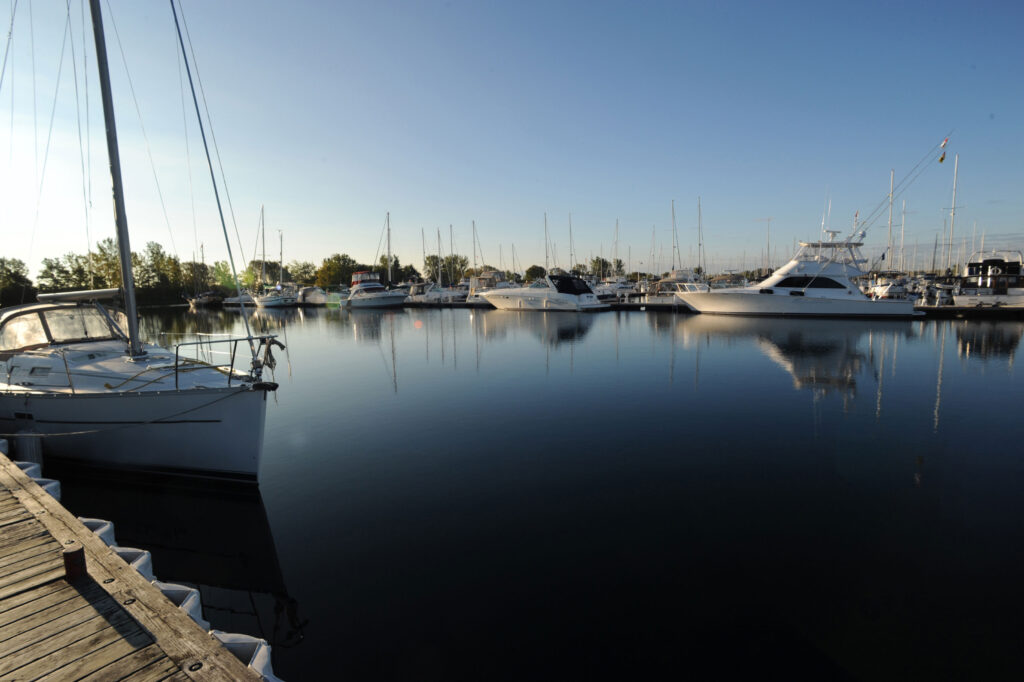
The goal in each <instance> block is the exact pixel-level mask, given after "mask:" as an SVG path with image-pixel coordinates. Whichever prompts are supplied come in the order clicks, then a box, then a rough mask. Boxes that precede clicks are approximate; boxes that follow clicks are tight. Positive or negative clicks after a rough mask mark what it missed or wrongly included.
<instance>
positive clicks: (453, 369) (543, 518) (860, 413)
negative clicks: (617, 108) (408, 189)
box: [63, 310, 1024, 681]
mask: <svg viewBox="0 0 1024 682" xmlns="http://www.w3.org/2000/svg"><path fill="white" fill-rule="evenodd" d="M238 319H239V318H238V317H237V315H236V316H234V317H232V316H231V315H229V314H227V313H219V312H214V313H208V314H203V315H198V316H197V315H190V314H188V313H184V312H181V313H173V314H166V313H165V314H160V315H157V314H151V315H150V316H148V317H147V319H146V320H145V321H144V322H145V328H146V329H147V330H149V332H150V334H153V333H155V330H157V329H161V328H162V329H165V330H170V331H172V332H177V333H182V332H191V331H195V330H196V329H197V328H198V329H201V330H203V331H207V332H213V333H219V332H226V331H236V332H237V331H239V329H240V327H239V326H238V325H237V322H238ZM254 320H255V322H256V324H257V326H258V327H259V328H262V329H268V330H276V332H277V333H278V334H280V338H281V339H282V340H283V341H284V342H285V343H286V344H287V346H288V351H287V353H278V365H277V369H276V372H275V374H276V380H277V381H278V382H279V383H280V384H281V386H280V389H279V390H278V392H277V399H276V402H274V403H272V404H271V405H270V406H269V408H268V411H267V429H266V446H265V454H264V461H263V468H262V476H261V479H262V482H261V485H260V488H259V492H256V493H251V494H228V493H227V492H225V491H220V490H214V491H204V490H191V489H188V490H186V489H180V488H169V487H156V486H154V487H146V486H135V485H132V486H125V485H122V484H120V483H119V482H116V481H110V480H109V479H108V480H103V481H100V480H91V479H90V478H88V477H83V478H81V479H80V480H75V479H73V480H70V481H68V480H65V481H63V484H64V489H65V503H66V504H67V506H68V507H69V508H71V509H72V511H75V512H76V513H79V514H83V515H95V516H103V517H105V518H109V519H111V520H113V521H115V523H116V526H117V533H118V540H119V541H120V542H121V544H132V545H135V546H140V547H144V548H148V549H151V550H152V551H153V553H154V569H155V572H156V574H157V576H158V577H160V578H161V579H166V580H178V581H182V582H190V583H193V584H197V585H199V586H201V589H202V592H203V602H204V606H205V607H206V617H207V618H209V619H210V621H211V622H212V623H213V625H214V627H219V628H221V629H226V630H230V631H240V632H247V633H249V634H257V635H260V636H263V637H265V638H267V639H268V640H270V641H271V643H272V644H273V645H274V650H273V661H274V668H275V670H276V672H277V673H278V674H279V675H280V676H281V677H282V678H284V679H286V680H292V681H295V680H316V679H328V678H330V679H349V680H380V679H403V680H404V679H417V680H419V679H531V680H532V679H553V678H557V679H566V678H569V679H581V678H583V679H586V678H594V677H599V676H601V677H617V678H623V679H651V678H668V677H671V678H679V677H684V676H689V677H696V678H698V679H708V678H721V679H728V678H735V677H736V676H737V675H740V676H744V677H747V678H750V679H795V678H812V679H853V680H876V679H893V680H897V679H898V680H906V679H940V678H943V679H945V678H968V677H969V678H971V679H1013V678H1020V676H1021V674H1022V672H1024V616H1022V615H1021V613H1022V610H1021V609H1022V606H1024V581H1022V578H1021V576H1022V575H1024V503H1022V495H1021V493H1022V490H1024V457H1022V452H1021V445H1020V443H1021V436H1022V433H1024V429H1022V426H1021V398H1022V396H1024V391H1022V390H1021V383H1020V381H1019V379H1018V377H1017V376H1016V369H1015V367H1014V364H1015V357H1016V352H1017V348H1018V345H1019V343H1020V339H1021V334H1022V331H1024V324H1021V323H1016V322H1000V323H991V322H986V323H968V322H960V321H956V322H949V321H940V322H926V321H913V322H910V321H907V322H864V321H837V320H829V321H824V320H811V321H787V320H770V319H729V318H716V317H711V316H685V315H672V314H663V313H642V312H640V313H599V314H589V315H578V314H572V313H513V312H501V311H487V312H479V311H468V310H444V311H438V310H406V311H398V312H389V313H379V312H372V311H354V312H342V311H337V310H314V311H286V312H280V313H277V314H273V313H271V314H267V313H265V312H259V313H258V314H257V316H256V317H254ZM197 325H198V326H197ZM167 338H178V337H167ZM165 343H166V340H165Z"/></svg>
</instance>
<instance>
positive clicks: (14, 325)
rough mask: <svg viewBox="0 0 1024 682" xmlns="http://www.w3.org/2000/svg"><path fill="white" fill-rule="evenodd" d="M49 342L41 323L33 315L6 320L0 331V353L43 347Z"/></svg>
mask: <svg viewBox="0 0 1024 682" xmlns="http://www.w3.org/2000/svg"><path fill="white" fill-rule="evenodd" d="M49 342H50V340H49V339H47V338H46V330H45V329H43V321H42V320H40V319H39V316H38V315H36V314H34V313H33V314H30V315H20V316H19V317H15V318H14V319H13V320H8V321H7V324H5V325H4V328H3V330H0V351H5V350H8V351H9V350H18V349H20V348H31V347H33V346H45V345H46V344H48V343H49Z"/></svg>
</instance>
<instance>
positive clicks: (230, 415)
mask: <svg viewBox="0 0 1024 682" xmlns="http://www.w3.org/2000/svg"><path fill="white" fill-rule="evenodd" d="M90 7H91V11H92V19H93V32H94V36H95V40H96V52H97V66H98V68H99V72H100V86H101V91H102V97H103V111H104V118H105V123H106V130H107V151H108V154H109V156H110V169H111V180H112V186H113V195H114V205H115V212H114V214H115V221H116V227H117V243H118V249H119V253H120V261H121V278H122V282H123V295H124V301H125V311H124V312H120V311H117V310H115V309H112V308H109V307H107V306H105V305H103V303H102V301H104V300H108V299H110V298H113V297H114V296H115V295H117V294H118V293H119V292H118V290H117V289H106V290H96V291H84V292H65V293H60V294H49V295H41V296H39V300H40V302H39V303H32V304H27V305H20V306H15V307H11V308H6V309H4V310H3V311H2V313H0V429H2V431H4V432H5V433H6V434H8V435H19V436H22V437H24V438H33V437H38V438H39V439H40V440H41V445H42V448H41V449H42V452H43V454H44V456H46V457H47V458H53V457H58V458H66V459H69V460H74V461H77V462H84V463H89V464H95V465H103V466H110V467H117V468H123V469H136V470H144V471H150V472H173V473H178V474H191V475H199V476H206V477H214V478H228V479H240V480H255V479H256V478H257V476H258V474H259V464H260V457H261V454H262V450H263V425H264V420H265V416H266V402H267V393H268V392H271V391H274V390H276V389H277V384H274V383H272V382H268V381H263V380H262V370H263V367H264V366H269V367H273V358H272V356H271V354H270V348H271V346H272V345H274V344H276V345H280V344H278V343H277V342H276V340H274V337H273V336H260V337H253V336H252V335H249V336H248V337H245V338H240V339H224V340H221V341H217V342H214V343H220V344H224V345H223V348H224V349H225V350H226V351H228V354H229V355H230V356H231V358H232V360H231V364H229V365H226V366H214V365H211V364H209V363H206V362H202V361H199V360H198V359H189V358H188V356H189V355H191V354H192V352H193V351H195V350H196V349H198V348H199V347H200V342H194V343H181V344H178V345H177V346H175V348H174V349H172V350H168V349H165V348H160V347H157V346H154V345H150V344H144V343H142V341H141V339H140V337H139V327H138V313H137V310H136V304H135V286H134V275H133V273H132V265H131V246H130V243H129V238H128V224H127V220H126V218H125V203H124V193H123V188H122V183H121V169H120V159H119V154H118V145H117V131H116V126H115V121H114V110H113V103H112V98H111V92H110V81H109V75H108V72H107V55H106V47H105V42H104V37H103V24H102V17H101V13H100V6H99V0H91V2H90ZM186 66H187V61H186ZM214 190H215V191H216V187H215V188H214ZM243 317H244V316H243ZM201 343H202V344H203V345H204V346H205V345H207V344H208V342H206V341H203V342H201ZM239 346H242V347H243V348H244V347H245V346H248V347H249V349H250V351H251V353H252V359H251V365H250V368H249V369H248V371H240V370H237V369H235V368H234V366H233V364H234V358H235V352H234V351H235V350H236V349H237V348H238V347H239Z"/></svg>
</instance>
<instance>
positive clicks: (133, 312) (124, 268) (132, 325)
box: [89, 0, 146, 358]
mask: <svg viewBox="0 0 1024 682" xmlns="http://www.w3.org/2000/svg"><path fill="white" fill-rule="evenodd" d="M89 10H90V11H91V12H92V32H93V37H94V38H95V40H96V66H97V68H98V70H99V76H100V92H101V93H102V96H103V120H104V123H105V124H106V129H107V155H108V157H109V159H110V179H111V184H112V185H113V194H114V224H115V226H116V227H117V249H118V254H119V256H120V258H121V286H122V288H123V289H124V307H125V314H126V315H127V317H128V354H129V356H131V357H132V358H136V357H142V356H144V355H145V354H146V352H145V351H144V350H142V343H141V342H140V341H139V313H138V306H137V305H136V303H135V275H134V274H133V273H132V247H131V243H130V242H129V241H128V218H127V217H126V215H125V210H124V186H123V185H122V183H121V156H120V154H119V153H118V149H117V125H116V123H115V122H114V99H113V97H112V96H111V93H110V71H109V68H108V65H107V43H106V39H105V38H104V36H103V16H102V14H101V12H100V2H99V0H89Z"/></svg>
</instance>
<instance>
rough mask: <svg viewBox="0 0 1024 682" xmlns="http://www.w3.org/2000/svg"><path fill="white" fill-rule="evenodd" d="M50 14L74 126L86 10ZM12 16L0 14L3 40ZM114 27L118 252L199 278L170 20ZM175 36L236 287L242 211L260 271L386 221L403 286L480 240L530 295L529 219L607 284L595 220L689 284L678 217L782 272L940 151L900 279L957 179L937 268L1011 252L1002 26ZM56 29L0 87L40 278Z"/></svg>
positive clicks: (20, 238) (857, 6) (540, 237)
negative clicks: (516, 272) (124, 240)
mask: <svg viewBox="0 0 1024 682" xmlns="http://www.w3.org/2000/svg"><path fill="white" fill-rule="evenodd" d="M72 5H73V8H72V20H71V25H72V35H73V37H74V41H75V46H76V47H75V53H76V57H77V60H78V74H79V101H81V102H82V105H83V106H84V97H85V90H86V83H85V81H84V80H83V73H84V72H83V71H82V66H81V61H82V52H83V50H82V34H81V32H82V18H81V7H80V5H79V0H74V1H73V2H72ZM10 8H11V3H10V0H8V2H5V3H3V4H2V5H0V13H2V14H0V16H2V17H4V18H3V23H4V26H5V29H6V25H7V23H8V22H9V18H10V15H11V11H10ZM109 8H110V10H112V17H111V16H110V15H109V14H108V15H107V32H108V44H109V45H110V47H109V50H110V53H111V59H112V70H113V78H114V88H115V91H116V108H117V115H118V125H119V129H120V133H121V137H122V156H123V162H124V167H125V171H124V172H125V177H126V192H127V195H128V202H129V203H128V219H129V223H130V226H131V231H132V245H133V248H134V250H136V251H139V250H141V249H142V248H143V247H144V245H145V243H146V242H147V241H158V242H160V243H162V244H163V245H164V246H165V247H166V248H167V249H168V250H173V251H175V252H176V253H177V254H178V255H179V256H180V257H182V258H183V259H191V258H192V253H193V252H194V251H196V250H197V249H196V246H195V243H196V241H197V239H198V241H201V242H203V243H204V244H205V248H206V259H207V262H211V261H213V260H216V259H223V258H225V256H226V250H225V247H224V240H223V238H222V237H221V236H220V235H219V225H218V224H217V219H216V215H215V213H214V212H213V210H212V209H211V203H210V189H209V180H208V175H207V172H206V170H205V168H204V167H203V166H202V165H201V164H200V157H201V150H200V149H199V146H198V133H197V131H196V129H195V127H194V125H192V124H191V123H190V128H189V131H188V137H187V140H188V151H189V153H190V156H191V160H192V173H191V177H192V183H193V186H194V190H192V191H190V189H189V173H188V165H187V163H186V136H185V132H184V124H183V116H182V90H181V87H180V84H179V70H178V66H177V56H176V52H175V49H176V43H175V41H176V37H175V34H174V26H173V19H172V17H171V14H170V8H169V5H168V3H167V2H157V1H155V0H154V1H149V0H131V1H129V0H110V3H109ZM30 10H31V14H30ZM106 10H107V6H105V11H106ZM184 13H185V17H186V19H187V21H188V26H189V29H190V31H191V37H192V42H193V47H194V50H195V53H196V58H197V62H198V69H199V72H200V74H201V76H202V83H203V86H204V89H205V92H206V95H207V100H208V104H209V108H210V112H211V115H212V117H213V131H214V133H215V135H216V138H217V142H218V144H219V148H220V152H221V156H222V160H223V164H224V169H225V172H226V175H227V180H228V189H229V191H230V195H231V200H232V204H233V206H234V212H235V216H236V220H237V224H238V230H239V232H240V233H241V237H242V241H243V243H244V245H245V250H246V251H247V253H245V254H244V256H242V257H241V258H240V259H239V260H240V261H244V260H247V259H248V258H249V257H251V255H252V252H251V250H252V246H253V244H254V243H255V240H256V227H257V222H258V215H259V207H260V205H261V204H264V205H265V206H266V212H267V227H268V233H267V234H268V251H270V252H272V253H273V256H274V257H276V254H277V230H278V229H280V230H283V233H284V252H285V253H284V258H285V261H291V260H296V259H298V260H309V261H314V262H316V263H319V261H320V259H321V258H323V257H326V256H328V255H330V254H331V253H342V252H343V253H348V254H350V255H351V256H353V257H354V258H356V259H357V260H361V261H370V260H372V259H373V258H374V256H375V255H376V254H378V244H379V240H380V236H381V228H382V226H383V223H384V215H385V212H387V211H390V212H391V224H392V229H393V233H392V238H393V245H394V251H395V253H396V254H397V255H398V256H399V258H400V259H401V261H402V262H403V263H409V262H411V263H413V264H416V265H419V264H420V263H421V261H422V255H421V236H420V235H421V229H425V230H426V232H427V241H428V250H432V249H433V248H436V247H434V245H435V244H436V230H437V229H438V228H441V229H442V230H443V233H444V241H445V250H446V251H447V249H448V245H447V244H448V226H449V225H450V224H451V225H453V226H454V231H455V241H456V251H458V252H459V253H463V254H466V255H469V253H470V250H471V231H470V224H471V221H472V220H475V221H476V224H477V231H478V234H479V236H480V241H481V244H482V248H483V251H484V254H485V256H486V258H487V260H488V262H490V263H492V264H494V265H497V264H498V262H497V261H498V254H499V245H500V246H501V248H502V254H503V256H504V265H505V267H506V268H508V267H510V266H511V248H512V245H513V244H514V245H515V249H516V253H517V263H518V265H519V269H524V268H525V267H526V266H528V265H530V264H533V263H543V259H544V231H543V224H544V223H543V221H544V213H545V212H547V215H548V224H549V229H550V233H551V241H552V242H554V244H555V246H556V249H557V254H558V257H559V258H558V260H559V261H561V264H562V265H568V259H569V232H568V220H569V214H570V212H571V213H572V223H573V234H574V239H575V244H576V254H577V260H582V259H585V258H588V257H590V256H592V255H597V254H598V253H599V252H600V253H603V254H604V256H605V257H610V255H611V253H612V249H613V240H614V232H615V222H616V219H618V220H619V221H620V226H621V227H620V234H619V245H618V253H619V257H620V258H622V259H623V260H625V259H626V258H627V255H630V256H631V261H632V263H631V264H632V265H633V267H634V268H636V267H638V264H639V263H640V262H641V261H642V262H644V263H645V265H643V266H642V267H643V269H645V270H649V269H651V268H650V267H649V266H650V260H651V258H650V254H651V244H652V228H653V231H654V242H655V252H656V253H655V256H656V260H657V265H658V269H659V270H666V269H668V266H669V264H670V259H671V253H670V250H671V242H672V234H671V214H670V202H671V201H672V200H673V199H674V200H675V201H676V213H677V223H678V230H679V241H680V250H681V253H682V257H683V260H684V262H686V263H687V264H692V260H693V257H691V254H694V253H695V251H696V222H697V215H696V214H697V210H696V204H697V197H698V196H700V197H701V200H702V203H703V214H704V233H705V240H706V245H707V250H708V253H709V255H710V261H711V262H710V265H711V268H712V269H721V268H727V267H728V268H735V267H740V266H741V265H746V266H747V267H752V266H756V265H758V264H760V263H762V262H763V259H764V255H763V251H764V249H765V243H766V227H767V223H766V222H764V221H763V219H764V218H767V217H771V218H772V223H771V231H772V245H773V251H774V252H775V254H774V258H773V260H774V261H775V264H776V265H778V264H781V262H784V261H785V260H786V258H787V256H788V255H789V254H790V252H791V250H792V246H793V242H794V240H797V239H808V238H816V237H817V234H818V230H819V226H820V223H821V217H822V210H823V207H824V204H825V200H826V197H827V196H828V197H831V200H832V213H831V225H832V226H833V227H835V228H838V229H842V230H844V232H845V231H846V230H848V228H849V227H850V225H851V224H852V221H853V216H854V212H855V211H860V216H861V217H864V216H865V215H867V214H868V213H870V211H871V209H873V208H874V207H875V206H876V205H877V204H878V203H879V202H880V201H882V200H883V198H884V197H885V195H886V193H887V192H888V186H889V171H890V169H894V170H895V175H896V180H897V182H898V181H899V180H900V179H901V178H902V177H903V176H904V175H905V174H906V173H907V172H909V171H910V170H911V167H912V166H913V165H914V164H915V163H917V162H918V160H920V159H921V158H922V156H924V155H925V153H926V152H927V150H928V149H930V148H931V147H932V146H933V145H935V144H937V143H938V142H939V141H941V140H942V138H943V137H944V136H945V135H946V134H947V133H949V132H950V131H952V138H951V140H950V143H949V147H948V152H949V154H948V156H947V160H946V162H945V163H944V164H942V165H939V164H937V163H935V162H934V161H932V162H930V164H929V168H928V169H927V170H926V171H925V172H924V173H923V174H922V175H921V176H920V178H919V179H918V180H917V181H916V182H915V183H914V184H913V185H912V186H911V187H910V188H909V189H908V190H907V191H906V192H905V193H904V194H903V195H902V196H901V197H900V200H902V199H905V200H906V201H907V216H906V243H907V247H906V248H907V251H908V257H909V252H910V250H911V249H912V248H913V245H914V244H917V245H918V247H919V249H920V253H921V254H922V255H920V256H919V258H920V259H922V260H923V259H924V255H923V254H924V253H925V252H927V253H928V254H929V259H930V253H931V249H932V245H933V240H934V239H935V236H936V235H937V234H939V233H941V232H942V231H943V226H944V221H945V220H946V219H947V218H948V215H949V207H950V204H951V193H952V184H953V163H952V162H953V156H954V155H955V154H959V155H960V166H959V187H958V195H957V205H958V209H957V215H956V242H957V249H959V248H960V245H961V243H962V240H963V239H966V241H967V249H968V250H969V249H970V243H971V238H972V234H976V237H975V240H976V244H977V243H980V240H981V235H982V234H983V233H984V234H985V235H986V239H987V242H986V246H989V245H998V246H1012V247H1013V248H1024V192H1022V189H1024V170H1022V163H1024V87H1022V86H1021V83H1024V41H1021V40H1020V35H1021V34H1022V31H1024V6H1021V5H1019V4H1018V3H1009V2H1000V3H963V2H959V3H952V2H942V3H936V2H929V3H866V2H855V3H854V2H850V3H841V4H839V3H820V2H806V3H803V2H800V3H797V2H789V3H760V2H746V3H726V2H697V3H693V2H690V3H686V2H665V3H657V2H641V3H637V2H616V3H610V2H572V3H569V2H550V1H549V2H484V1H473V2H462V1H453V2H384V1H373V2H370V1H367V2H356V3H352V2H286V3H282V2H266V1H255V2H240V1H238V2H236V1H227V0H224V1H217V2H195V1H187V0H186V1H185V2H184ZM111 20H113V22H116V25H117V29H118V33H119V35H120V38H121V41H122V46H123V49H124V52H125V55H126V57H127V60H128V65H129V69H130V73H131V77H132V79H133V82H134V85H135V90H136V95H137V98H138V104H139V107H140V109H141V112H142V123H143V125H144V126H145V128H146V132H147V134H148V138H149V143H150V147H151V149H152V153H153V155H154V158H155V163H156V166H157V171H156V172H157V175H158V177H159V180H160V186H161V189H162V192H163V197H164V203H165V205H166V206H167V212H168V216H169V221H170V224H171V225H170V231H169V229H168V225H167V221H165V219H164V217H163V213H162V211H161V209H160V202H159V199H158V198H157V195H156V192H155V184H154V181H153V170H152V168H151V166H150V162H149V160H148V157H147V156H146V153H145V142H144V141H143V139H142V137H141V133H140V126H139V117H138V115H137V114H136V113H135V106H134V104H133V102H132V99H131V96H130V92H129V90H128V87H127V83H126V80H125V70H124V67H123V65H122V63H121V58H120V52H119V49H120V48H119V47H118V45H117V41H116V38H115V36H114V30H113V26H112V24H111ZM64 21H65V16H64V8H63V3H60V2H47V3H40V2H33V3H29V2H26V1H25V0H23V1H22V2H19V3H18V8H17V14H16V16H15V20H14V41H13V45H12V47H11V52H10V54H11V57H10V61H9V63H8V66H7V71H6V73H5V79H4V81H3V84H2V90H0V138H2V139H3V143H2V145H0V146H2V147H3V149H2V151H3V152H4V153H3V157H6V158H4V159H3V162H0V163H2V164H3V165H2V167H3V171H2V176H0V182H2V186H0V192H3V193H4V196H3V197H2V199H0V204H2V206H3V209H0V210H2V213H0V216H2V218H0V219H2V220H3V223H4V235H5V239H4V245H3V248H2V251H3V255H6V256H13V257H17V258H21V259H22V260H25V261H26V262H28V263H29V264H30V266H31V267H32V269H33V271H34V270H35V269H36V268H37V267H38V263H39V261H40V260H41V259H42V258H43V257H51V256H58V255H61V254H62V253H65V252H67V251H76V252H79V253H84V251H85V245H86V243H87V242H86V237H85V228H84V223H85V220H84V208H83V205H84V203H85V202H84V200H83V180H82V172H81V160H80V155H79V142H78V140H79V136H78V132H77V125H76V121H75V118H76V117H75V89H74V81H73V79H72V77H71V63H72V62H71V55H70V44H69V46H68V47H67V48H66V49H67V50H68V52H67V53H66V54H65V58H64V66H63V71H62V74H61V80H60V89H59V90H60V92H59V96H58V99H57V105H56V109H55V110H54V111H55V112H56V115H55V123H54V130H53V136H52V141H51V143H50V152H49V155H48V156H47V157H46V159H47V160H46V172H45V175H44V176H43V182H42V187H43V189H42V192H41V193H40V190H39V180H38V178H39V176H40V175H41V174H42V171H41V166H42V163H43V157H44V149H45V147H46V140H47V136H48V131H49V120H50V112H51V109H52V108H53V106H54V104H53V102H54V91H55V88H56V84H57V65H58V57H59V54H60V49H61V35H62V31H63V28H64ZM86 27H87V28H88V24H86ZM30 29H31V30H30ZM5 33H6V30H5ZM88 44H89V49H88V52H87V60H88V64H87V68H88V95H89V100H90V101H89V108H90V122H89V125H90V131H91V138H90V144H89V146H90V150H91V153H90V155H89V165H90V169H91V192H90V190H89V186H88V185H86V186H85V188H84V191H85V192H86V193H88V194H89V196H90V197H91V209H90V213H89V229H90V237H91V241H93V242H95V241H97V240H98V239H100V238H103V237H105V236H110V235H112V234H113V227H112V225H111V222H112V221H111V218H110V209H109V181H108V176H107V174H106V168H105V164H106V159H105V152H104V146H103V144H104V143H103V137H102V129H101V121H102V119H101V114H100V113H99V108H98V107H97V104H98V101H99V96H98V93H99V87H98V85H97V83H96V78H95V75H94V74H93V71H94V64H95V58H94V56H93V50H92V47H91V37H89V38H88ZM33 45H34V50H33V49H30V48H31V47H33ZM33 53H34V58H35V65H34V69H33V65H32V59H33ZM33 73H34V78H33ZM33 82H34V83H35V90H36V92H35V115H34V117H33V93H32V84H33ZM192 118H194V116H193V117H192ZM82 120H83V124H82V125H83V126H84V125H85V123H84V118H83V119H82ZM33 121H35V122H33ZM12 133H13V137H12ZM935 157H936V158H937V154H936V155H935ZM0 158H2V157H0ZM193 198H194V201H195V202H196V214H197V219H196V227H195V228H193V218H192V205H193ZM37 206H38V217H37ZM229 221H230V216H229ZM899 221H900V216H899V202H897V211H896V217H895V222H896V224H897V225H898V224H899ZM885 223H886V217H885V216H883V217H882V219H881V220H880V221H879V222H877V223H875V224H874V225H873V226H872V227H871V229H870V231H869V233H868V240H867V241H868V244H869V247H870V249H869V250H871V251H873V252H876V253H877V252H880V249H881V248H882V247H883V246H884V244H885V242H886V239H887V234H886V233H887V227H886V224H885ZM975 225H976V226H977V227H976V232H975V227H974V226H975ZM232 229H233V228H232ZM171 235H173V237H172V236H171ZM172 240H173V247H172ZM236 257H237V254H236Z"/></svg>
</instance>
